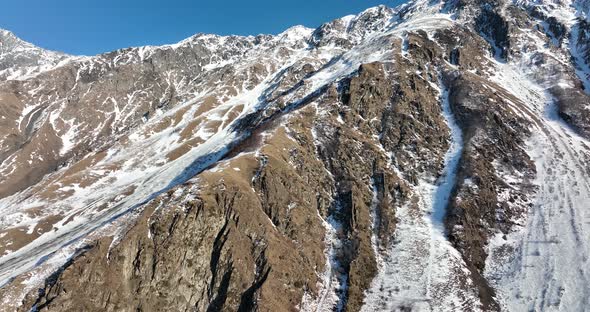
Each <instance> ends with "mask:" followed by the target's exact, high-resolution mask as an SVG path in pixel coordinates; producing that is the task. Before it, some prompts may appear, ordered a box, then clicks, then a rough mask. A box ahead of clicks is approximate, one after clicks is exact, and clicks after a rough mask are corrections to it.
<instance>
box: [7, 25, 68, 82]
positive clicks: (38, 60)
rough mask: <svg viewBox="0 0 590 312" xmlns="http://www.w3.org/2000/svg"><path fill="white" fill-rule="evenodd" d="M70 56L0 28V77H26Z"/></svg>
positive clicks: (51, 66)
mask: <svg viewBox="0 0 590 312" xmlns="http://www.w3.org/2000/svg"><path fill="white" fill-rule="evenodd" d="M69 58H71V56H68V55H66V54H63V53H58V52H53V51H47V50H44V49H41V48H39V47H36V46H34V45H32V44H30V43H28V42H25V41H23V40H21V39H19V38H18V37H16V36H15V35H14V34H13V33H12V32H10V31H8V30H4V29H0V79H2V80H12V79H26V78H27V77H31V76H32V75H34V74H37V73H40V72H42V71H47V70H50V69H52V68H55V67H56V66H58V65H59V64H60V63H61V62H64V63H65V62H67V60H68V59H69Z"/></svg>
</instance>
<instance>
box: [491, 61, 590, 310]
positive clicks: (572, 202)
mask: <svg viewBox="0 0 590 312" xmlns="http://www.w3.org/2000/svg"><path fill="white" fill-rule="evenodd" d="M499 66H501V67H502V68H501V70H502V72H503V73H505V76H504V77H501V78H500V79H498V81H497V82H498V84H500V85H501V86H502V87H504V88H505V89H506V90H508V91H509V92H510V93H511V94H513V95H514V96H516V97H517V98H519V99H520V100H521V101H522V104H521V105H523V110H526V111H527V112H528V113H529V114H530V115H529V116H527V117H528V118H530V119H531V120H533V121H534V123H533V127H535V128H537V130H538V131H533V136H532V137H531V138H530V140H529V142H528V146H527V152H528V154H529V156H530V157H531V159H532V160H533V161H534V162H535V165H536V169H537V178H536V180H535V181H534V183H535V185H537V187H538V190H537V192H536V194H535V197H534V199H533V207H532V208H531V209H530V211H529V212H528V219H527V222H526V226H525V227H524V228H522V229H520V230H519V231H516V232H514V233H511V234H509V235H507V237H506V239H503V238H502V235H501V234H498V235H497V236H496V237H494V238H493V239H492V240H491V242H490V248H489V249H490V257H489V259H488V262H487V264H486V272H485V275H486V277H487V278H488V279H489V280H490V281H491V283H492V285H493V286H494V287H495V288H496V290H497V293H498V298H499V301H500V303H501V304H502V305H503V306H504V308H505V309H507V310H509V311H521V310H523V311H529V310H530V311H533V310H534V311H584V309H586V308H587V306H588V304H589V301H588V300H589V299H588V298H589V297H590V285H589V282H590V270H589V269H588V266H589V263H588V257H589V253H590V241H588V237H590V223H589V222H588V219H589V218H590V178H589V175H588V168H587V166H586V165H585V161H586V159H587V157H588V156H589V155H588V153H589V151H590V150H589V148H588V147H589V146H590V143H589V142H588V141H587V140H585V139H583V138H581V137H580V136H578V135H577V134H576V133H574V132H573V131H572V130H571V128H570V127H569V126H568V125H566V124H565V123H564V122H563V121H562V120H560V118H559V117H558V115H557V111H556V107H555V105H554V103H553V99H552V98H551V97H550V95H548V93H547V92H546V91H545V90H544V89H543V88H542V87H541V86H539V85H538V84H536V83H534V82H532V81H530V80H528V79H527V77H526V75H525V74H522V72H521V71H519V69H518V68H515V67H514V65H507V64H506V65H505V64H501V65H499Z"/></svg>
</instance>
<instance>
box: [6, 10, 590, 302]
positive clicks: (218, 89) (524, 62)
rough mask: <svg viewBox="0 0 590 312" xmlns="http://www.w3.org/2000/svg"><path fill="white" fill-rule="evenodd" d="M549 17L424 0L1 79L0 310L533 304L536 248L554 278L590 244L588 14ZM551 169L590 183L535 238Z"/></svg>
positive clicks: (569, 297) (566, 192)
mask: <svg viewBox="0 0 590 312" xmlns="http://www.w3.org/2000/svg"><path fill="white" fill-rule="evenodd" d="M547 8H548V7H545V6H541V7H539V6H532V5H531V4H529V3H528V2H527V3H524V2H523V3H521V2H518V1H517V2H514V3H513V2H506V1H494V2H489V1H450V2H445V3H442V2H437V1H415V2H412V3H410V4H407V5H404V6H402V7H400V8H397V9H391V8H387V7H384V6H380V7H376V8H372V9H369V10H367V11H365V12H363V13H361V14H359V15H358V16H354V17H353V16H350V17H345V18H341V19H338V20H335V21H333V22H329V23H327V24H325V25H322V26H321V27H319V28H318V29H316V30H311V29H307V28H304V27H293V28H291V29H289V30H287V31H285V32H284V33H282V34H279V35H277V36H262V35H261V36H256V37H233V36H232V37H220V36H212V35H196V36H194V37H191V38H189V39H187V40H185V41H183V42H180V43H178V44H176V45H170V46H163V47H144V48H133V49H125V50H120V51H115V52H112V53H108V54H104V55H99V56H96V57H92V58H84V59H71V60H69V61H68V62H65V63H64V64H61V65H60V66H59V67H57V68H54V69H50V70H46V71H40V72H39V73H37V74H34V75H32V76H31V77H28V76H20V80H8V81H4V82H1V83H0V103H1V104H2V105H1V106H0V114H2V115H1V119H0V129H1V130H3V131H4V132H3V133H5V135H4V137H3V138H1V141H0V148H1V149H0V161H1V162H2V163H1V165H0V172H2V175H1V177H0V207H1V208H2V210H1V211H0V213H1V214H0V222H1V223H0V224H2V228H1V229H0V252H1V253H2V254H1V256H2V258H0V277H2V286H1V287H2V288H0V297H2V298H3V303H4V306H5V307H7V308H6V309H8V310H15V309H18V310H20V311H28V310H31V309H32V310H38V311H80V310H84V311H166V310H167V311H256V310H257V311H332V310H335V311H389V310H434V311H439V310H440V311H446V310H455V311H458V310H466V311H467V310H468V311H480V310H483V311H498V310H514V309H521V308H527V307H528V308H530V306H527V304H529V303H528V301H529V300H528V299H529V298H528V297H523V296H521V293H525V292H527V291H528V290H526V289H525V288H523V287H522V285H520V284H518V283H519V282H520V280H522V281H523V282H527V281H529V280H530V279H532V278H534V276H535V275H534V274H536V273H535V272H540V271H536V270H537V269H534V270H533V269H530V266H527V264H526V263H525V260H523V259H525V258H523V257H524V256H523V253H526V252H527V250H530V249H531V248H536V247H534V246H531V245H530V244H533V243H531V242H535V241H536V242H546V241H548V242H550V243H551V242H554V241H555V240H557V238H554V237H553V236H552V237H546V236H547V235H554V236H555V237H559V240H558V241H559V243H560V244H554V245H555V246H554V247H551V248H555V249H551V250H548V251H550V252H547V253H546V254H545V250H542V251H537V253H536V256H538V258H539V259H541V260H539V261H541V262H539V263H535V264H536V266H535V267H538V269H539V270H543V266H542V265H543V263H551V261H553V260H552V258H551V257H552V254H559V252H562V253H568V252H573V251H575V250H577V249H576V248H578V249H582V251H581V252H582V253H583V252H584V250H583V249H584V248H585V247H584V246H587V245H584V244H585V242H583V241H582V240H581V239H580V238H579V237H583V235H584V233H586V232H587V231H588V227H587V226H586V225H584V224H583V223H581V221H579V220H578V219H576V218H575V216H577V215H579V214H580V213H582V210H580V209H582V208H581V206H579V205H578V202H581V203H583V202H584V197H583V196H585V195H584V194H587V193H585V192H584V189H583V188H584V185H585V184H584V183H586V178H585V177H586V176H585V175H586V174H587V168H586V170H581V169H584V168H583V167H584V166H583V165H582V163H581V162H580V161H585V160H587V159H588V146H589V145H587V143H586V141H585V140H586V139H585V138H584V137H588V133H587V132H588V126H587V125H588V123H589V122H590V119H589V118H588V116H587V109H586V107H587V105H588V103H589V101H588V94H587V93H586V90H585V89H584V83H585V82H584V77H583V76H581V75H580V73H585V74H587V72H586V71H585V69H584V66H585V65H587V58H585V57H584V55H585V54H583V53H582V54H579V53H578V52H579V51H585V50H583V49H581V50H576V49H574V50H572V48H571V47H572V43H573V41H572V39H571V38H573V36H574V35H576V36H577V37H578V38H582V39H578V41H577V43H576V44H577V45H578V46H583V45H584V42H585V41H584V40H585V39H583V38H585V37H584V34H585V33H584V32H580V31H579V29H582V28H583V27H582V26H583V25H582V24H583V22H582V21H579V24H580V25H582V26H580V25H576V26H572V25H569V24H567V23H564V22H563V21H562V20H560V19H559V18H560V17H562V15H556V14H554V11H552V10H549V9H547ZM564 10H565V9H564ZM567 10H569V9H567ZM572 10H573V7H572ZM552 12H553V13H552ZM567 12H570V11H567ZM571 12H574V11H571ZM576 27H578V28H576ZM580 27H582V28H580ZM576 29H578V30H576ZM576 31H577V32H576ZM580 55H581V57H580ZM27 66H29V65H27ZM551 118H561V119H559V120H561V121H560V122H564V124H563V125H562V124H558V125H556V124H555V122H556V121H555V120H554V119H551ZM566 123H567V124H566ZM531 142H533V143H531ZM539 142H546V143H547V146H548V148H546V152H541V153H539V151H538V150H537V147H536V146H534V144H538V143H539ZM556 159H564V161H565V160H567V161H568V162H565V163H564V165H563V166H562V168H564V169H563V170H566V171H564V172H573V170H574V168H575V170H577V171H576V172H584V173H582V174H581V176H580V177H579V178H578V182H580V183H578V182H572V180H567V181H565V182H563V184H564V185H565V186H566V187H563V186H561V187H560V191H561V192H562V193H560V196H564V197H567V198H570V200H569V203H570V204H569V205H568V207H569V210H568V211H570V214H571V216H572V221H571V226H572V228H573V230H572V233H574V234H572V235H563V236H559V235H560V232H559V231H560V229H559V228H557V229H553V228H551V227H550V226H549V225H547V224H546V225H545V226H543V227H542V228H543V229H546V230H545V232H543V233H541V234H539V232H537V231H536V230H535V229H536V228H537V227H539V226H540V225H539V224H537V223H527V222H528V221H527V220H528V219H529V218H530V219H531V220H538V216H539V211H541V214H542V215H543V216H544V214H543V212H544V211H545V210H543V209H546V210H547V211H549V212H548V213H551V214H558V213H559V214H560V215H564V214H565V212H564V210H563V209H561V208H559V207H562V206H563V205H561V206H560V201H559V198H558V197H559V196H557V197H555V196H554V197H553V198H554V199H553V201H552V202H551V203H548V202H547V196H550V195H551V194H550V193H551V192H552V191H551V190H553V189H554V186H553V184H551V183H552V182H551V180H555V179H559V177H558V176H556V175H555V172H557V171H554V170H552V169H549V170H548V168H547V163H551V162H552V161H555V160H556ZM27 164H29V165H27ZM567 170H569V171H567ZM568 183H569V184H568ZM566 184H567V185H566ZM568 186H569V188H568ZM588 187H589V188H590V186H588ZM570 190H571V192H570ZM553 202H554V204H552V203H553ZM540 207H546V208H543V209H541V208H540ZM552 209H554V210H555V209H557V210H555V211H554V210H552ZM560 209H561V210H560ZM552 231H553V232H552ZM523 233H524V234H523ZM566 234H567V233H566ZM576 237H578V240H577V241H576V243H575V244H574V241H573V240H575V238H576ZM570 238H571V239H572V244H569V242H570V241H568V239H570ZM554 239H555V240H554ZM576 244H577V245H576ZM551 246H553V245H551ZM575 246H578V247H575ZM579 246H582V247H579ZM58 255H64V257H65V259H63V258H59V256H58ZM576 259H577V258H576ZM580 259H583V257H581V258H580ZM527 261H530V260H527ZM580 261H582V260H580ZM520 264H522V266H519V265H520ZM506 267H509V268H514V269H513V270H511V271H510V272H505V271H503V270H504V268H506ZM551 270H553V271H551ZM551 270H549V271H550V272H553V273H554V275H553V280H554V281H555V287H557V288H556V289H561V288H559V287H565V286H564V285H565V284H563V283H564V281H565V280H564V276H565V275H564V274H561V273H559V272H558V271H556V270H558V269H551ZM530 272H532V273H530ZM519 274H520V275H519ZM587 274H588V272H586V271H585V270H584V269H582V271H581V272H580V275H579V276H581V277H580V278H579V281H583V278H584V277H585V276H586V275H587ZM37 277H40V278H37ZM537 284H538V283H537ZM537 284H534V283H532V282H531V283H529V284H527V287H529V286H530V287H529V288H531V289H533V293H532V294H530V295H528V296H530V297H534V296H535V294H536V293H534V291H539V292H541V293H544V292H542V287H543V286H542V285H541V284H538V285H537ZM531 285H532V286H531ZM535 287H536V288H535ZM552 287H553V286H552ZM527 289H528V288H527ZM568 290H569V289H568ZM583 290H584V288H583V287H581V288H580V290H579V291H577V292H573V291H569V292H561V291H560V292H556V296H559V298H558V299H559V302H562V301H563V302H564V303H563V304H564V307H565V305H568V306H567V307H566V308H568V307H578V306H583V304H584V300H583V299H582V296H581V294H583V293H584V292H583ZM513 291H518V292H517V293H513ZM527 294H528V293H527ZM576 298H578V300H576ZM556 300H557V299H556V298H553V297H552V298H551V300H543V301H542V302H540V303H537V302H536V301H535V303H534V306H533V308H537V307H540V309H543V308H546V307H547V306H546V305H547V304H554V303H555V302H556ZM547 302H549V303H547ZM576 304H578V305H576Z"/></svg>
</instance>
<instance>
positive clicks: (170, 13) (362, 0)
mask: <svg viewBox="0 0 590 312" xmlns="http://www.w3.org/2000/svg"><path fill="white" fill-rule="evenodd" d="M2 2H3V3H2V5H1V9H0V28H4V29H7V30H10V31H12V32H14V33H15V34H16V35H17V36H19V37H21V38H22V39H24V40H26V41H29V42H32V43H34V44H36V45H38V46H40V47H43V48H46V49H51V50H57V51H63V52H67V53H71V54H84V55H94V54H98V53H102V52H107V51H112V50H115V49H119V48H124V47H130V46H141V45H148V44H151V45H160V44H166V43H174V42H178V41H180V40H182V39H184V38H186V37H189V36H191V35H193V34H196V33H200V32H202V33H214V34H220V35H228V34H238V35H250V34H259V33H266V34H276V33H279V32H281V31H283V30H284V29H286V28H288V27H290V26H293V25H297V24H302V25H305V26H308V27H317V26H319V25H321V24H322V23H323V22H326V21H330V20H332V19H334V18H338V17H341V16H344V15H348V14H353V13H358V12H360V11H362V10H364V9H366V8H369V7H372V6H376V5H378V4H385V5H388V6H392V7H393V6H396V5H398V4H400V3H403V2H405V1H404V0H291V1H284V0H283V1H282V0H274V1H273V0H250V1H237V0H207V1H204V0H192V1H191V0H4V1H2Z"/></svg>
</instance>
